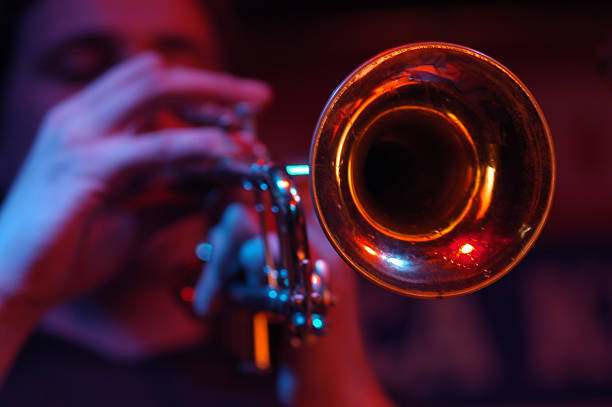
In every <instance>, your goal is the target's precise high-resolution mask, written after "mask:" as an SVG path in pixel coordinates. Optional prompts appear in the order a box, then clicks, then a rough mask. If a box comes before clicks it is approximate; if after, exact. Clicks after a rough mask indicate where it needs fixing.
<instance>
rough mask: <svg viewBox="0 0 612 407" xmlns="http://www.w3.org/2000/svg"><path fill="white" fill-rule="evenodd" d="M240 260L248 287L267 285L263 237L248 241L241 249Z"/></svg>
mask: <svg viewBox="0 0 612 407" xmlns="http://www.w3.org/2000/svg"><path fill="white" fill-rule="evenodd" d="M238 258H239V261H240V266H241V268H242V269H243V270H244V273H245V280H246V284H247V286H249V287H259V288H261V287H263V286H264V284H265V283H266V275H265V271H264V266H265V256H264V245H263V241H262V238H261V236H258V237H255V238H252V239H249V240H247V241H246V243H244V244H243V245H242V247H241V248H240V253H239V254H238Z"/></svg>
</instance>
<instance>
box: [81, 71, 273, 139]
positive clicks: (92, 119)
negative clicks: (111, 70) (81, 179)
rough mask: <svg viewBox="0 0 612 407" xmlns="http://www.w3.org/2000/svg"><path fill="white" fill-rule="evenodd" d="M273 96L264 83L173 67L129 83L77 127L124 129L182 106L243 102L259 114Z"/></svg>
mask: <svg viewBox="0 0 612 407" xmlns="http://www.w3.org/2000/svg"><path fill="white" fill-rule="evenodd" d="M270 96H271V91H270V89H269V87H268V86H267V85H265V84H264V83H263V82H260V81H255V80H248V79H240V78H236V77H233V76H230V75H227V74H222V73H216V72H209V71H201V70H197V69H194V68H184V67H173V68H168V69H163V70H157V71H153V72H149V73H147V74H145V75H142V76H141V77H140V78H138V79H136V80H134V81H132V82H130V83H127V84H126V85H125V86H124V87H123V88H122V89H120V90H118V91H116V92H111V93H109V94H107V95H105V97H104V98H100V100H99V101H98V103H97V104H96V106H95V108H92V109H89V110H88V111H86V112H83V114H82V115H81V116H79V120H78V122H75V124H74V126H75V128H76V129H77V131H78V129H92V128H93V129H97V130H98V131H99V132H104V131H108V130H111V129H113V128H116V127H117V126H120V125H122V124H123V123H124V122H125V121H127V120H128V119H129V118H130V117H131V116H134V115H135V114H136V113H138V112H141V111H146V110H151V109H155V108H156V107H158V106H164V105H169V104H170V105H171V104H173V103H178V102H180V103H182V104H184V103H186V102H191V103H198V102H204V101H211V100H213V101H217V102H219V103H225V104H237V103H238V102H243V103H246V104H248V105H249V106H251V107H252V108H253V109H254V110H259V109H261V108H262V107H263V106H264V105H265V104H266V103H267V102H268V101H269V99H270ZM83 133H84V132H83ZM89 133H90V134H91V132H89Z"/></svg>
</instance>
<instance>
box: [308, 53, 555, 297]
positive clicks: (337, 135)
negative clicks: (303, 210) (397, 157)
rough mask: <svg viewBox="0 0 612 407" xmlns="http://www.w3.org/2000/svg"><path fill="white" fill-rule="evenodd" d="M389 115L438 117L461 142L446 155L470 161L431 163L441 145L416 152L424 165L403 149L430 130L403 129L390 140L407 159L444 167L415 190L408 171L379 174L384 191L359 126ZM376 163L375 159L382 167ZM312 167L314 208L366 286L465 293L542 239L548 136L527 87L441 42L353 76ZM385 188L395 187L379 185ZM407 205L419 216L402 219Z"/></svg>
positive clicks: (328, 118)
mask: <svg viewBox="0 0 612 407" xmlns="http://www.w3.org/2000/svg"><path fill="white" fill-rule="evenodd" d="M385 109H386V110H385ZM392 109H399V110H402V109H406V111H408V110H410V109H423V111H429V110H431V111H432V112H433V113H432V114H433V115H439V116H442V118H441V120H444V121H447V122H448V123H450V125H452V126H455V127H456V128H457V129H458V132H457V134H459V136H458V137H459V138H460V140H459V141H458V143H460V144H461V146H468V147H465V148H464V147H461V146H460V147H457V148H456V149H455V150H456V151H455V150H453V149H452V148H450V150H452V151H451V153H456V152H457V151H460V152H461V151H467V153H465V157H464V158H461V159H459V160H458V161H460V163H459V164H453V163H450V164H448V165H446V163H448V162H449V160H447V159H444V160H442V159H439V158H438V157H437V156H436V155H437V154H438V152H439V151H446V150H448V148H447V149H446V150H436V148H437V147H436V146H437V145H438V144H440V143H438V142H428V141H424V142H423V143H420V144H419V143H417V144H419V145H421V144H422V145H424V146H425V149H426V150H427V151H428V153H429V154H432V155H431V157H429V156H426V158H422V157H419V156H418V152H411V150H410V145H414V143H415V142H416V141H418V140H419V137H420V138H423V137H425V136H427V137H430V136H429V134H430V133H431V132H429V133H428V132H424V133H422V134H421V133H418V134H411V135H408V133H410V132H409V131H408V132H406V131H404V130H405V129H404V128H403V127H401V128H400V130H402V131H399V133H398V132H396V133H398V134H399V135H398V136H393V137H395V139H393V140H396V139H397V140H396V141H393V142H396V143H400V142H402V140H406V141H405V143H406V145H407V146H408V147H406V148H405V149H404V150H401V151H402V153H406V154H407V155H408V156H409V158H410V159H407V160H406V161H407V162H409V161H411V159H412V161H415V160H416V162H417V163H420V164H423V163H425V164H427V163H428V162H429V161H428V160H427V158H428V157H429V158H431V159H432V160H433V161H435V160H439V163H441V164H444V165H437V164H436V165H433V164H432V166H427V165H426V167H427V171H429V168H430V167H431V168H433V169H434V170H436V171H437V170H438V169H439V168H438V167H442V168H443V169H442V170H440V171H441V172H440V173H439V174H438V173H435V174H433V175H431V174H429V175H428V174H424V175H423V177H424V178H423V179H425V180H427V179H432V180H435V182H433V183H428V182H425V181H423V182H421V183H413V181H414V180H413V179H412V178H410V177H411V176H412V173H411V172H409V171H399V175H398V174H390V176H389V177H384V179H383V180H381V184H382V186H380V185H376V184H377V182H376V181H368V179H369V178H368V174H366V175H361V174H362V173H366V172H367V171H366V170H365V169H364V168H366V169H367V168H368V167H367V166H364V164H363V163H364V162H369V161H367V157H369V156H370V155H373V153H372V148H369V147H368V148H365V149H364V151H361V150H359V149H360V145H359V143H360V142H363V140H365V139H367V137H369V136H368V135H367V134H362V133H361V130H362V129H364V128H365V129H369V128H370V127H371V126H372V123H373V122H372V120H373V119H372V117H374V118H376V117H378V116H376V114H378V115H379V116H380V115H383V116H384V114H386V113H385V112H387V111H390V110H392ZM381 111H382V113H381ZM410 120H412V119H410ZM374 121H375V120H374ZM402 126H403V124H402ZM383 127H384V126H383ZM385 129H386V128H385ZM394 131H395V130H394ZM462 134H463V135H462ZM449 137H450V136H449ZM388 139H389V136H388V135H387V134H385V135H383V136H381V139H380V140H382V141H385V142H386V141H387V140H388ZM453 140H454V139H453ZM451 141H452V140H451ZM451 141H448V143H451ZM428 143H429V144H428ZM449 145H450V144H449ZM458 145H459V144H458ZM394 146H395V145H394V144H391V147H390V150H393V149H394ZM462 149H463V150H462ZM471 149H473V152H474V157H472V153H471V152H470V151H471ZM461 154H463V153H461ZM359 157H361V158H359ZM364 157H366V158H364ZM382 157H383V159H382V160H379V161H377V162H382V163H383V164H386V163H385V160H384V157H385V156H384V155H383V156H382ZM419 160H421V161H419ZM461 160H463V161H461ZM450 161H452V160H450ZM400 164H402V165H403V162H402V163H397V165H398V166H399V165H400ZM393 165H395V164H394V163H391V164H390V166H389V167H388V168H387V167H385V168H386V170H388V169H389V168H395V167H393ZM445 165H446V166H445ZM383 166H384V165H383ZM310 168H311V170H310V182H311V193H312V199H313V203H314V207H315V212H316V213H317V217H318V219H319V222H320V224H321V226H322V228H323V230H324V232H325V234H326V235H327V237H328V238H329V240H330V242H331V244H332V246H333V247H334V248H335V249H336V251H337V252H338V254H339V255H340V256H341V257H342V258H343V259H344V260H345V261H346V262H347V263H348V264H349V265H350V266H351V267H352V268H353V269H355V270H356V271H357V272H359V273H360V274H361V275H363V276H364V277H366V278H367V279H369V280H371V281H372V282H374V283H376V284H378V285H380V286H382V287H384V288H386V289H388V290H391V291H394V292H396V293H399V294H403V295H407V296H411V297H418V298H441V297H450V296H457V295H462V294H466V293H470V292H473V291H476V290H479V289H481V288H483V287H485V286H488V285H490V284H492V283H493V282H495V281H497V280H498V279H500V278H501V277H502V276H504V275H505V274H506V273H507V272H508V271H509V270H511V269H512V268H513V267H514V266H515V265H516V264H517V263H518V262H519V261H520V260H521V259H522V258H523V257H524V256H525V255H526V253H527V252H528V251H529V249H530V248H531V247H532V246H533V244H534V242H535V240H536V239H537V237H538V235H539V234H540V232H541V230H542V228H543V226H544V224H545V220H546V218H547V216H548V212H549V210H550V206H551V203H552V196H553V191H554V185H555V159H554V152H553V147H552V140H551V136H550V130H549V127H548V124H547V123H546V119H545V117H544V115H543V113H542V110H541V108H540V107H539V105H538V103H537V102H536V100H535V98H534V97H533V95H532V94H531V93H530V92H529V90H528V89H527V87H526V86H525V85H524V84H523V83H522V82H521V81H520V80H519V79H518V78H517V77H516V76H515V75H514V74H513V73H512V72H510V70H509V69H508V68H506V67H505V66H504V65H502V64H501V63H499V62H498V61H496V60H495V59H493V58H490V57H488V56H486V55H484V54H482V53H480V52H478V51H475V50H473V49H470V48H467V47H464V46H460V45H455V44H451V43H441V42H426V43H415V44H408V45H403V46H399V47H396V48H393V49H390V50H387V51H384V52H382V53H380V54H378V55H376V56H375V57H373V58H371V59H370V60H368V61H367V62H365V63H364V64H362V65H361V66H360V67H358V68H357V69H356V70H355V71H353V72H352V73H351V74H350V75H349V76H348V77H347V78H346V79H345V80H344V81H343V82H342V83H341V84H340V85H339V86H338V87H337V88H336V90H335V91H334V92H333V94H332V96H331V97H330V99H329V101H328V102H327V104H326V106H325V108H324V110H323V112H322V113H321V116H320V118H319V121H318V124H317V127H316V130H315V133H314V137H313V141H312V144H311V150H310ZM399 168H402V167H399ZM424 171H425V170H424ZM427 171H425V172H427ZM416 172H418V168H417V171H416ZM374 174H377V172H374ZM428 176H429V177H430V178H427V177H428ZM406 177H408V179H407V180H406ZM387 178H389V179H390V181H389V180H388V179H387ZM413 178H416V177H413ZM440 180H441V181H440ZM387 181H388V182H389V185H397V186H398V187H397V188H385V185H387V184H385V182H387ZM455 181H456V182H455ZM394 182H397V183H396V184H394ZM413 184H414V185H413ZM415 185H416V186H415ZM432 185H433V186H432ZM457 185H459V186H457ZM430 186H431V187H430ZM413 187H414V189H410V188H413ZM372 188H373V189H374V190H376V191H377V192H376V193H375V194H370V192H368V191H370V190H372ZM380 190H382V194H383V195H380V196H379V195H377V194H378V193H379V192H380ZM414 191H417V193H425V196H426V197H427V200H428V202H431V204H429V205H428V204H427V202H425V203H422V204H415V205H412V204H411V203H410V199H411V196H412V195H411V194H410V193H408V192H414ZM432 191H433V192H432ZM387 192H388V193H389V195H388V196H387V195H385V194H387ZM437 192H441V195H442V197H441V198H440V197H438V198H436V197H435V196H434V195H433V194H435V193H437ZM430 193H431V194H432V195H431V196H430V195H427V194H430ZM445 194H446V195H445ZM377 198H380V199H378V200H377ZM414 199H415V200H418V199H419V196H414ZM447 203H448V205H447V206H445V205H446V204H447ZM403 206H405V207H407V208H408V209H411V208H412V209H414V212H415V213H402V212H401V209H402V207H403ZM428 211H429V212H428ZM407 212H410V211H409V210H408V211H407ZM425 215H431V218H432V219H433V220H432V219H428V216H425ZM419 219H423V222H421V223H420V224H419V222H418V220H419ZM396 221H397V222H396ZM394 222H396V223H394Z"/></svg>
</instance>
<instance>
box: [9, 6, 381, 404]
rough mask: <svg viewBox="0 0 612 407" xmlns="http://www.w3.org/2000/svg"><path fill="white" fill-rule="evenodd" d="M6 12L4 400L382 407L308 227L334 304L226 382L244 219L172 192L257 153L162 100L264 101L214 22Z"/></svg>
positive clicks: (147, 11)
mask: <svg viewBox="0 0 612 407" xmlns="http://www.w3.org/2000/svg"><path fill="white" fill-rule="evenodd" d="M7 4H8V3H7ZM8 5H9V9H10V10H12V12H11V13H8V12H4V11H3V13H2V17H3V18H6V19H7V21H5V22H3V24H2V27H3V29H4V30H6V32H5V33H4V35H3V41H6V44H7V45H8V49H7V51H6V53H7V55H6V56H7V57H8V58H5V60H6V61H8V62H7V64H6V65H5V66H4V67H3V71H2V72H1V73H2V76H1V77H0V81H1V84H2V86H1V88H0V144H1V147H0V162H1V171H0V186H1V187H2V194H3V196H4V199H3V201H2V206H1V211H0V378H1V379H2V381H4V385H3V389H2V390H1V391H0V404H1V405H19V406H38V405H61V406H71V405H111V404H113V405H115V406H122V405H150V406H157V405H187V404H189V405H193V404H194V403H203V404H204V405H246V404H248V405H273V404H276V403H281V404H295V405H334V406H343V405H369V406H376V405H385V404H388V400H387V399H386V398H385V396H384V395H383V393H382V391H381V389H380V388H379V386H378V384H377V382H376V380H375V378H374V376H373V374H372V372H371V371H370V369H369V366H368V363H367V361H366V358H365V355H364V350H363V346H362V341H361V338H360V334H359V329H358V324H357V322H356V315H355V308H354V302H355V294H354V282H353V281H352V276H351V274H350V272H349V271H347V270H346V268H345V266H343V265H342V264H341V263H340V262H339V261H338V260H337V259H336V258H334V257H333V255H331V254H330V251H329V248H328V247H327V246H326V243H324V242H323V237H322V236H321V233H320V232H316V231H315V233H314V235H311V241H314V242H313V246H314V248H315V249H317V248H318V252H317V253H314V257H325V258H326V259H327V262H328V264H329V268H330V270H331V271H332V279H333V284H334V288H335V290H336V292H337V294H338V297H339V299H340V301H339V303H338V305H337V306H336V307H335V308H333V309H332V310H331V311H330V315H329V324H330V330H329V334H328V336H327V337H325V338H322V339H320V340H318V341H316V342H315V343H312V344H306V345H304V346H302V347H301V348H299V349H294V348H292V347H290V346H288V345H287V346H283V347H282V349H280V348H275V349H273V350H272V351H273V352H274V353H275V354H278V355H280V367H279V368H278V369H277V371H276V375H273V376H248V375H247V376H245V375H241V374H239V373H237V372H236V371H235V370H234V367H233V365H231V366H230V365H229V364H228V363H229V362H228V361H229V360H230V358H226V357H225V352H224V351H223V347H219V346H218V345H219V343H220V342H221V343H227V342H231V341H232V340H233V339H236V338H231V337H230V338H228V337H227V335H225V336H223V335H222V334H220V332H219V330H220V328H219V326H218V325H217V324H216V321H218V319H219V318H216V316H219V315H223V318H224V319H227V318H231V316H227V310H228V309H229V308H228V305H227V304H228V303H227V302H224V301H223V299H222V297H223V296H222V295H220V294H221V293H223V292H224V289H225V282H226V281H227V280H228V279H229V277H231V276H229V275H228V274H230V273H233V272H234V271H235V270H237V269H240V268H242V269H244V270H246V272H247V274H250V275H253V274H254V275H255V276H256V277H255V279H257V273H260V272H261V266H262V262H263V260H262V259H261V256H260V255H259V253H260V248H261V241H260V240H259V239H258V238H257V237H255V235H256V232H257V227H256V222H255V221H254V219H253V216H252V214H251V211H250V209H248V208H246V207H245V206H243V205H240V204H230V202H225V201H223V202H215V203H214V204H213V205H210V206H209V207H206V206H205V210H204V213H202V202H203V200H205V198H208V197H209V196H210V195H212V191H213V190H214V188H212V187H211V189H210V190H206V189H204V192H201V196H197V198H198V202H197V205H196V204H194V202H193V197H189V196H187V197H186V196H180V195H176V194H173V193H171V192H169V191H174V187H175V184H180V183H181V182H182V181H183V180H182V179H181V175H180V174H181V171H176V170H175V169H177V168H178V169H180V168H186V167H189V166H191V165H193V164H194V163H199V164H201V163H204V164H206V163H210V164H211V166H212V165H213V163H216V162H218V161H219V160H221V159H227V158H236V159H239V158H240V157H244V156H248V155H249V154H250V153H251V152H252V151H253V150H254V149H255V148H260V147H259V146H258V142H257V139H256V137H255V135H254V134H252V133H251V132H248V131H243V132H239V131H238V132H232V133H230V132H228V131H227V130H226V129H224V128H223V127H222V126H216V125H214V124H213V125H209V126H206V127H197V128H194V127H191V126H189V125H188V124H186V123H185V122H184V121H182V120H180V118H178V117H177V115H176V114H173V109H169V107H172V108H175V107H176V106H179V107H180V108H182V107H183V106H184V105H185V104H197V105H208V106H213V108H212V111H214V109H215V106H230V105H234V104H237V103H246V104H247V105H248V106H249V107H250V109H252V110H253V111H255V112H256V111H260V110H262V109H264V108H265V106H266V105H267V104H268V103H269V102H270V100H271V90H270V88H269V87H268V86H267V85H266V84H265V83H262V82H259V81H256V80H253V79H247V78H239V77H235V76H232V75H230V74H228V73H225V72H223V58H222V51H223V50H222V49H221V47H220V46H219V43H220V42H219V38H218V36H219V32H218V31H217V30H216V28H217V27H222V26H223V21H219V20H218V19H215V17H214V16H213V14H212V13H211V12H209V11H208V9H207V8H206V5H203V4H200V3H199V2H197V1H195V0H131V1H124V0H38V1H19V2H18V1H15V2H14V4H12V5H11V4H8ZM211 199H212V198H211ZM219 199H222V198H219ZM219 199H217V201H219ZM221 204H227V206H225V205H221ZM219 206H223V207H227V209H225V210H224V211H223V212H222V213H221V214H217V213H216V212H215V210H214V209H213V208H217V207H219ZM206 208H209V210H207V209H206ZM317 233H318V234H317ZM203 241H204V242H208V243H210V244H211V246H212V257H211V261H210V262H208V263H207V264H206V265H205V266H204V267H203V270H202V274H201V277H199V281H198V282H197V285H196V289H195V297H194V300H193V309H192V310H189V309H188V308H186V307H185V306H184V304H181V303H180V302H179V301H177V299H176V298H175V297H176V295H175V294H176V292H175V290H174V288H175V287H174V286H173V283H174V282H176V277H177V276H180V275H181V274H180V273H183V272H184V270H196V271H199V269H200V267H201V265H200V263H199V261H198V260H197V259H196V258H195V256H194V248H195V247H196V246H197V245H198V244H199V243H201V242H203ZM247 280H248V279H247ZM203 317H204V318H203Z"/></svg>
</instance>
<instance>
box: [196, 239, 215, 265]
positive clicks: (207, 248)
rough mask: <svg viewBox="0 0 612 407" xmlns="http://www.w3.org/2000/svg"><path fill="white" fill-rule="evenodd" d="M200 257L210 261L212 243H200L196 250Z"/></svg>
mask: <svg viewBox="0 0 612 407" xmlns="http://www.w3.org/2000/svg"><path fill="white" fill-rule="evenodd" d="M195 253H196V256H198V259H200V260H202V261H205V262H209V261H210V257H211V255H212V245H211V244H210V243H200V244H199V245H198V246H197V247H196V250H195Z"/></svg>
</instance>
